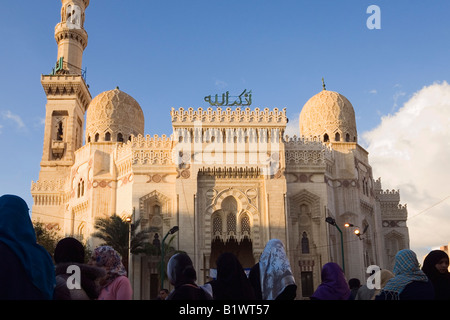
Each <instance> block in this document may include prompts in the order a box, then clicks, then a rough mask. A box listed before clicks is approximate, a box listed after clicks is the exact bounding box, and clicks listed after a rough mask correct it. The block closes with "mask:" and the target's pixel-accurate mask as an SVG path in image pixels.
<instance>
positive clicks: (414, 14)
mask: <svg viewBox="0 0 450 320" xmlns="http://www.w3.org/2000/svg"><path fill="white" fill-rule="evenodd" d="M373 4H374V5H378V6H379V7H380V9H381V29H379V30H369V29H368V28H367V26H366V21H367V19H368V18H369V16H370V14H367V13H366V10H367V7H368V6H369V5H373ZM60 8H61V1H58V0H46V1H31V0H29V1H9V2H7V3H5V4H3V6H2V10H1V11H0V36H1V39H2V47H1V49H0V61H1V72H2V76H1V77H0V87H1V90H0V150H2V151H1V152H2V156H1V157H0V168H1V179H0V194H5V193H14V194H18V195H20V196H22V197H23V198H24V199H25V200H26V201H27V202H28V204H29V206H30V208H31V206H32V198H31V195H30V183H31V180H37V179H38V174H39V168H40V167H39V162H40V159H41V156H42V143H43V132H44V125H43V119H44V116H45V104H46V97H45V94H44V91H43V89H42V87H41V84H40V75H41V74H48V73H50V72H51V69H52V67H53V66H54V64H55V62H56V58H57V56H56V55H57V46H56V42H55V40H54V27H55V25H56V24H57V23H58V22H59V20H60ZM449 12H450V2H449V1H444V0H436V1H417V0H395V1H393V0H385V1H377V0H372V1H364V0H340V1H321V0H314V1H312V0H311V1H302V0H281V1H274V0H258V1H256V0H220V1H219V0H190V1H187V0H164V1H162V0H160V1H153V0H152V1H149V0H132V1H131V0H130V1H119V0H108V1H106V0H91V3H90V5H89V7H88V9H87V11H86V22H85V29H86V31H87V32H88V35H89V43H88V47H87V48H86V50H85V52H84V60H83V65H84V68H87V83H88V84H89V86H90V91H91V94H92V97H95V96H96V95H98V94H99V93H101V92H103V91H106V90H111V89H113V88H115V87H116V86H119V87H120V89H121V90H123V91H125V92H127V93H128V94H130V95H131V96H133V97H134V98H135V99H136V100H137V101H138V102H139V104H140V105H141V107H142V109H143V111H144V115H145V121H146V123H145V132H146V133H147V134H151V135H153V134H159V135H161V134H168V135H169V134H170V133H171V123H170V109H171V108H172V107H174V108H179V107H183V108H188V107H193V108H198V107H203V108H206V107H208V104H207V103H206V102H205V101H204V100H203V98H204V97H205V96H207V95H210V94H216V93H218V94H221V93H224V92H225V91H229V92H230V94H231V95H238V94H239V93H241V92H242V91H243V89H247V90H252V99H253V104H252V106H251V107H252V108H256V107H259V108H265V107H269V108H274V107H278V108H286V109H287V114H288V117H289V119H290V127H289V129H290V130H289V132H294V133H295V132H297V133H298V127H296V123H298V116H299V113H300V111H301V108H302V106H303V105H304V104H305V103H306V102H307V100H308V99H309V98H310V97H312V96H313V95H315V94H316V93H318V92H319V91H320V90H321V89H322V82H321V81H322V80H321V79H322V77H324V78H325V83H326V86H327V89H328V90H332V91H337V92H339V93H341V94H343V95H345V96H346V97H347V98H348V99H349V100H350V101H351V103H352V104H353V106H354V108H355V112H356V116H357V127H358V134H359V138H360V141H359V142H360V144H361V145H362V146H363V147H365V148H368V150H369V152H371V154H370V155H369V160H370V159H371V158H370V157H371V156H372V155H373V156H374V159H377V161H378V162H377V163H380V166H381V165H382V164H385V163H386V162H385V161H384V162H383V158H382V157H381V156H380V155H379V154H373V153H372V151H371V149H370V148H371V146H374V143H375V142H374V141H375V140H376V138H374V134H373V135H372V136H371V137H372V138H371V139H372V140H370V139H367V140H365V139H364V137H365V136H366V135H365V133H366V132H367V133H369V132H373V131H374V130H375V129H377V128H381V127H382V122H383V119H386V118H389V117H395V116H400V115H401V113H400V110H402V108H403V107H404V106H405V104H406V103H407V102H408V101H410V100H411V99H412V98H413V97H414V96H415V95H416V94H418V93H420V92H422V91H421V90H422V89H423V88H424V87H426V86H431V85H433V84H438V85H439V84H440V85H442V84H443V83H445V81H447V82H448V81H450V79H449V75H450V63H449V57H450V41H449V36H450V19H448V13H449ZM444 89H445V88H444ZM444 91H445V90H444ZM410 105H412V104H410ZM441 110H444V109H441ZM438 117H439V115H438ZM394 127H395V125H394ZM296 130H297V131H296ZM380 130H381V129H380ZM405 130H409V129H408V128H406V129H405ZM391 131H392V129H391ZM391 131H388V132H381V133H380V134H382V135H383V136H386V135H388V136H389V134H390V133H391ZM445 134H447V132H446V133H445ZM374 139H375V140H374ZM373 148H374V150H375V151H374V152H376V150H378V149H377V148H375V147H373ZM418 148H419V146H418ZM449 149H450V148H449ZM379 156H380V157H381V158H380V157H379ZM439 156H440V155H439ZM373 166H374V171H375V172H376V170H375V165H374V164H373ZM386 170H391V171H386V173H385V171H382V170H380V172H381V173H383V174H385V175H387V177H386V176H383V178H382V181H383V186H385V187H386V188H390V189H398V188H400V192H401V195H402V202H404V201H403V199H407V200H409V199H414V196H413V195H414V193H413V192H412V191H411V192H412V193H411V194H410V196H409V197H408V195H407V194H405V192H408V190H403V191H402V189H401V181H400V182H398V181H397V180H395V182H394V181H393V182H392V183H395V184H394V185H391V184H390V181H391V180H390V176H391V174H390V172H395V168H390V169H389V168H387V169H386ZM430 170H431V168H430ZM375 174H376V173H375ZM423 174H424V175H425V174H426V173H425V172H424V173H423ZM374 177H375V178H377V176H375V175H374ZM418 179H419V180H420V177H419V178H418ZM416 183H417V184H420V183H421V182H420V181H416ZM439 187H440V190H441V191H442V189H444V191H443V194H442V195H439V197H436V198H433V197H432V198H433V199H432V200H433V201H435V202H437V201H439V200H440V199H442V198H443V197H445V195H447V193H448V195H450V190H449V188H448V187H447V186H446V185H441V186H439ZM423 192H424V194H434V190H432V189H426V190H424V191H423ZM446 192H447V193H446ZM427 205H428V206H432V205H433V202H430V203H429V204H427ZM444 205H445V203H444ZM427 208H428V207H424V208H419V207H417V208H416V207H414V206H411V203H410V202H408V210H409V212H410V216H412V215H414V214H417V213H419V212H421V210H425V209H427ZM432 214H433V212H431V211H427V212H426V213H424V214H421V216H427V215H432ZM416 220H417V219H416ZM412 227H413V226H412ZM412 229H414V228H412ZM447 230H448V228H447ZM412 231H413V232H415V231H414V230H412ZM410 236H411V242H412V244H414V241H416V240H415V237H414V234H411V235H410ZM444 238H445V236H443V237H442V238H440V239H435V242H436V244H435V245H442V244H445V243H446V242H445V243H442V241H444V240H445V239H444ZM447 238H448V239H447V240H445V241H447V242H448V241H450V235H449V236H448V237H447ZM428 246H431V244H429V245H428Z"/></svg>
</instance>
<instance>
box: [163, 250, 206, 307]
mask: <svg viewBox="0 0 450 320" xmlns="http://www.w3.org/2000/svg"><path fill="white" fill-rule="evenodd" d="M167 277H168V278H169V281H170V283H171V284H173V285H174V286H175V289H174V290H173V291H172V292H171V293H170V294H169V296H168V297H167V300H211V299H212V297H211V296H210V295H209V294H208V293H206V292H205V291H204V290H203V289H201V288H200V287H198V286H197V284H196V283H195V282H196V280H197V273H196V272H195V269H194V265H193V264H192V260H191V258H190V257H189V256H188V255H187V254H186V253H177V254H175V255H173V256H172V257H171V258H170V260H169V262H168V263H167Z"/></svg>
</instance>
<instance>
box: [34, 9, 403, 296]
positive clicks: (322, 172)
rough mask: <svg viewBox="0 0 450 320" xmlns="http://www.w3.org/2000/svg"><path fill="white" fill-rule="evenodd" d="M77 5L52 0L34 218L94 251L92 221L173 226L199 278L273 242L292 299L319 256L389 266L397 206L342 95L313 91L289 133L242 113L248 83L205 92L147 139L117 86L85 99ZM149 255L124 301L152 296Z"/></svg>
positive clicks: (274, 115) (312, 278)
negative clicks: (292, 288) (236, 91)
mask: <svg viewBox="0 0 450 320" xmlns="http://www.w3.org/2000/svg"><path fill="white" fill-rule="evenodd" d="M88 5H89V0H62V9H61V22H59V23H58V24H57V25H56V27H55V39H56V42H57V45H58V55H57V63H56V65H55V68H54V69H53V71H52V73H51V74H48V75H42V76H41V84H42V86H43V89H44V92H45V94H46V97H47V104H46V106H45V108H46V116H45V134H44V141H43V153H42V160H41V163H40V167H41V168H40V172H39V179H38V180H37V181H36V182H32V184H31V194H32V196H33V200H34V203H33V207H32V218H33V220H39V221H41V222H44V223H45V225H46V226H47V228H52V229H54V230H57V231H58V232H59V233H60V234H61V235H63V236H74V237H77V238H79V239H82V240H83V241H87V242H88V243H89V244H90V245H91V246H95V245H96V244H98V242H96V241H98V239H95V238H92V237H91V234H92V233H93V232H94V231H95V230H94V227H93V225H94V221H95V219H96V218H97V217H108V216H111V215H118V216H120V217H122V218H124V219H125V218H128V217H129V218H131V219H132V221H139V223H140V227H141V228H149V227H151V230H152V233H151V234H150V236H149V242H151V241H153V239H154V237H155V236H156V237H158V236H159V238H160V239H162V238H163V236H164V235H166V234H167V233H168V232H169V230H171V229H172V228H173V227H175V226H178V228H179V231H178V232H177V233H175V234H174V241H173V242H172V246H174V247H176V248H177V249H178V250H183V251H186V252H187V253H188V254H189V255H190V256H191V258H192V260H193V262H194V265H195V267H196V270H197V273H198V282H199V283H200V284H202V283H204V282H206V281H208V279H209V276H210V275H211V274H212V272H213V270H214V268H215V261H216V258H217V257H218V255H219V254H220V253H222V252H225V251H230V252H233V253H235V254H236V255H237V256H238V258H239V259H240V261H241V263H242V265H243V266H244V267H245V268H250V267H251V266H253V265H254V264H255V262H257V261H258V259H259V256H260V254H261V252H262V251H263V249H264V246H265V244H266V243H267V241H268V240H269V239H272V238H278V239H280V240H282V241H283V243H284V244H285V247H286V251H287V253H288V255H289V259H290V263H291V267H292V271H293V273H294V276H295V279H296V282H297V286H298V289H297V298H298V299H302V298H307V297H309V296H310V295H311V294H312V292H313V291H314V290H315V288H316V287H317V286H318V285H319V283H320V281H321V278H320V274H321V267H322V265H323V264H325V263H326V262H329V261H334V262H337V263H338V264H340V265H341V266H342V267H343V269H344V270H345V274H346V276H347V279H350V278H354V277H355V278H359V279H361V280H363V281H364V279H366V278H367V276H368V274H367V273H366V269H367V267H368V266H370V265H377V266H380V267H381V268H389V269H392V266H393V258H394V255H395V253H396V252H397V251H398V250H400V249H404V248H409V235H408V228H407V226H406V219H407V208H406V206H405V205H401V204H399V203H400V195H399V192H398V191H385V190H383V189H382V186H381V179H374V177H373V175H372V167H371V166H370V164H369V155H368V152H367V151H366V150H365V149H364V148H362V147H361V146H360V145H359V144H358V132H357V129H356V121H355V110H354V108H353V106H352V104H351V103H350V101H349V100H348V99H347V98H346V97H344V96H343V95H342V94H340V93H337V92H333V91H329V90H326V88H325V86H324V87H323V90H321V91H320V92H318V93H316V94H315V95H313V96H312V97H311V98H310V99H309V100H308V101H307V102H306V103H305V104H304V106H303V108H302V109H301V113H300V125H299V134H298V136H294V137H287V136H285V135H284V131H285V129H286V124H287V122H288V119H287V117H286V110H285V109H277V108H274V109H271V110H269V109H267V108H250V104H251V93H250V92H246V91H245V90H244V92H243V93H242V94H241V95H240V96H239V97H237V99H232V100H229V96H228V92H227V93H226V95H225V94H224V95H222V99H221V100H220V99H218V96H217V95H216V97H215V99H214V101H213V99H212V97H211V96H209V97H205V101H207V102H209V103H210V107H208V108H205V109H203V108H198V109H193V108H188V109H183V108H179V109H172V110H168V111H167V113H168V116H169V112H170V117H171V119H172V128H173V133H172V134H171V135H170V136H165V135H162V136H158V135H148V134H145V132H144V113H143V111H142V108H141V106H140V105H139V103H138V102H137V101H136V100H135V99H134V98H133V97H131V96H130V95H128V94H127V93H125V92H123V91H121V90H120V89H119V88H115V89H112V90H110V91H106V92H102V93H100V94H99V95H97V96H96V97H94V98H92V97H91V93H90V91H89V87H88V86H87V84H86V82H85V79H84V74H83V70H82V56H83V51H84V49H85V48H86V46H87V42H88V35H87V32H86V31H85V29H84V21H85V10H86V8H87V7H88ZM235 98H236V97H235ZM225 100H226V101H225ZM346 223H347V226H348V227H346V226H345V224H346ZM355 231H359V233H358V234H355ZM159 259H160V258H159V257H157V258H155V257H149V256H144V255H132V261H131V272H130V280H131V282H132V286H133V290H134V298H135V299H150V298H153V297H154V296H155V295H156V293H157V290H159V286H160V284H159V273H160V271H159V270H160V268H159V265H160V262H159V261H160V260H159ZM165 286H168V284H167V283H166V284H165Z"/></svg>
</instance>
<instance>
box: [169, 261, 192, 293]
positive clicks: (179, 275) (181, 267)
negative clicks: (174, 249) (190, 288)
mask: <svg viewBox="0 0 450 320" xmlns="http://www.w3.org/2000/svg"><path fill="white" fill-rule="evenodd" d="M167 277H168V278H169V281H170V283H171V284H173V285H174V286H175V287H177V286H179V285H182V284H186V283H195V281H196V280H197V273H196V272H195V269H194V265H193V263H192V260H191V258H190V257H189V256H188V255H187V254H186V253H177V254H175V255H173V256H172V257H171V258H170V259H169V262H168V263H167Z"/></svg>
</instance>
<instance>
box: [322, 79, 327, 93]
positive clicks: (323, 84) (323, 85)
mask: <svg viewBox="0 0 450 320" xmlns="http://www.w3.org/2000/svg"><path fill="white" fill-rule="evenodd" d="M322 88H323V90H327V88H325V80H324V79H323V77H322Z"/></svg>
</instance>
